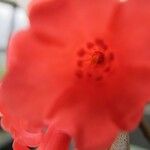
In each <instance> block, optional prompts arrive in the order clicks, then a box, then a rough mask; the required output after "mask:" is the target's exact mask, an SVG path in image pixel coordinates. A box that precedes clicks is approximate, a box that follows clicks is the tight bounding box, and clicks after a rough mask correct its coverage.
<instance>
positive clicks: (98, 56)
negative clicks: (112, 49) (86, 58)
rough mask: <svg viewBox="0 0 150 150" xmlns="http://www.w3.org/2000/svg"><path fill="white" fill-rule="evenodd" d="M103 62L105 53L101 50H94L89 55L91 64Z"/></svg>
mask: <svg viewBox="0 0 150 150" xmlns="http://www.w3.org/2000/svg"><path fill="white" fill-rule="evenodd" d="M104 62H105V55H104V53H102V52H95V53H94V54H93V55H92V57H91V64H93V65H101V64H103V63H104Z"/></svg>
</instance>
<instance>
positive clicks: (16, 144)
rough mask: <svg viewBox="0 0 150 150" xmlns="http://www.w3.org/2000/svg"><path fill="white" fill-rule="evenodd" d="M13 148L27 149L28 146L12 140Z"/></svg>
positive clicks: (15, 149) (18, 149)
mask: <svg viewBox="0 0 150 150" xmlns="http://www.w3.org/2000/svg"><path fill="white" fill-rule="evenodd" d="M13 149H14V150H29V148H27V146H25V145H21V144H19V143H18V142H16V141H14V143H13Z"/></svg>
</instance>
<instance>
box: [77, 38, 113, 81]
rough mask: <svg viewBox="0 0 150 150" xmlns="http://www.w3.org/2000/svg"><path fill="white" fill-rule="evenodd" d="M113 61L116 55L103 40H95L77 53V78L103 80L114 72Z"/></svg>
mask: <svg viewBox="0 0 150 150" xmlns="http://www.w3.org/2000/svg"><path fill="white" fill-rule="evenodd" d="M113 61H114V53H113V52H111V50H110V49H109V47H108V45H107V44H106V43H105V42H104V41H103V40H102V39H95V40H94V42H88V43H87V44H86V46H85V47H82V48H81V49H79V50H78V51H77V70H76V76H77V77H78V78H83V77H87V78H91V79H94V80H96V81H99V80H102V79H103V77H104V76H106V75H107V74H108V72H110V71H111V70H112V62H113Z"/></svg>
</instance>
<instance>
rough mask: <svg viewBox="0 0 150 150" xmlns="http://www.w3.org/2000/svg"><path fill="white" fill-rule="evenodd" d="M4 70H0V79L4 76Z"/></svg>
mask: <svg viewBox="0 0 150 150" xmlns="http://www.w3.org/2000/svg"><path fill="white" fill-rule="evenodd" d="M4 73H5V70H4V69H3V68H0V79H1V78H2V77H3V76H4Z"/></svg>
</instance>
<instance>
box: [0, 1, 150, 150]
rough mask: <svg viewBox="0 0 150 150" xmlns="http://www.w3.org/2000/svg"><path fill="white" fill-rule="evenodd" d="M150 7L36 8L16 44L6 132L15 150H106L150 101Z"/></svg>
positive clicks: (0, 105) (39, 4)
mask: <svg viewBox="0 0 150 150" xmlns="http://www.w3.org/2000/svg"><path fill="white" fill-rule="evenodd" d="M149 7H150V1H148V0H128V1H124V2H123V1H119V0H72V1H71V0H34V1H33V2H31V5H30V8H29V19H30V27H28V28H27V29H26V30H24V31H21V32H19V33H17V34H16V35H15V36H14V37H13V38H12V39H11V41H10V45H9V51H8V67H7V73H6V75H5V77H4V79H3V81H2V85H1V101H0V111H1V113H2V115H3V117H2V121H1V123H2V126H3V128H4V129H6V130H7V131H9V132H10V133H11V134H12V136H13V138H14V140H15V142H14V149H16V150H26V149H28V147H38V149H39V150H67V149H68V145H69V143H70V141H71V139H73V141H74V142H75V145H76V147H77V149H78V150H98V149H101V150H105V149H107V148H108V147H109V146H110V145H111V143H112V142H113V140H114V138H115V137H116V136H117V134H118V133H119V132H120V131H122V130H126V131H130V130H132V129H134V128H135V127H136V126H137V125H138V123H139V121H140V119H141V116H142V112H143V108H144V105H145V104H146V103H147V102H148V100H149V98H150V92H149V89H150V59H149V58H150V52H149V49H150V43H149V39H150V33H149V30H150V9H149Z"/></svg>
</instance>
